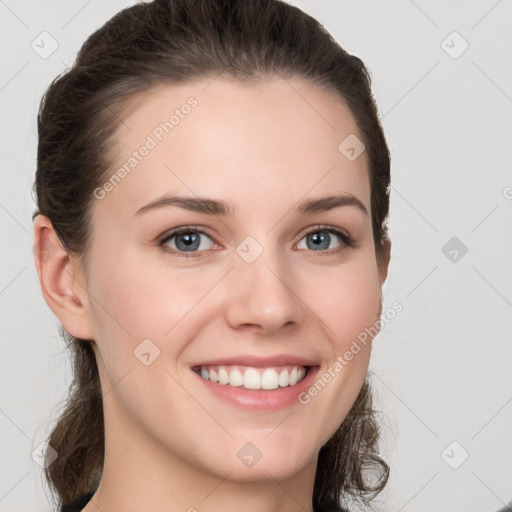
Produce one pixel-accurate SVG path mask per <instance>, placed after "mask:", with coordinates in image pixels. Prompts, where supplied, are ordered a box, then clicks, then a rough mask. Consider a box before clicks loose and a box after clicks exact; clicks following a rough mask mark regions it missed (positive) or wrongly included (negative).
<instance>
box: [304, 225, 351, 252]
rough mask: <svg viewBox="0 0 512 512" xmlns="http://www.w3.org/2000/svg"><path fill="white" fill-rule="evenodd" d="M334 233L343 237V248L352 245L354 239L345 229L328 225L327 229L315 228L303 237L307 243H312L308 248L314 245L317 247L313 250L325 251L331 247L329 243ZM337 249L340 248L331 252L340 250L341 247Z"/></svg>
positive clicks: (340, 237)
mask: <svg viewBox="0 0 512 512" xmlns="http://www.w3.org/2000/svg"><path fill="white" fill-rule="evenodd" d="M332 234H334V235H336V236H337V237H338V238H339V239H341V241H342V244H341V248H343V247H350V246H351V245H352V240H351V238H350V237H349V236H348V235H347V234H345V233H344V232H343V231H341V230H339V229H336V228H329V227H326V228H325V229H318V228H315V230H313V231H310V232H309V233H308V234H307V235H306V236H305V237H304V238H303V240H304V239H305V240H306V244H308V243H310V244H311V245H310V246H309V247H306V248H311V247H314V248H315V249H314V250H313V252H323V251H326V250H328V249H329V245H330V243H331V242H332V236H331V235H332ZM316 249H319V251H317V250H316ZM337 249H338V250H336V251H331V252H339V247H338V248H337Z"/></svg>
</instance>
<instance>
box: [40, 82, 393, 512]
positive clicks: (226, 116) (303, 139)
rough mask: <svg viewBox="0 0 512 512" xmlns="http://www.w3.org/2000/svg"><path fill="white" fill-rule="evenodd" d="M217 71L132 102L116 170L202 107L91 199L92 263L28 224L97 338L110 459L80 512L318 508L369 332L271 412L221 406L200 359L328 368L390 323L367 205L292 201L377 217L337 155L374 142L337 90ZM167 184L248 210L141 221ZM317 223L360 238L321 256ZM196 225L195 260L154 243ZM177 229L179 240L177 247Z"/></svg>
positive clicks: (47, 284)
mask: <svg viewBox="0 0 512 512" xmlns="http://www.w3.org/2000/svg"><path fill="white" fill-rule="evenodd" d="M209 82H211V80H209V81H206V80H205V81H195V82H188V83H186V84H180V85H178V86H166V87H160V88H158V89H156V90H152V91H151V92H148V93H146V94H144V95H143V96H142V97H140V98H138V99H137V101H134V102H133V103H132V104H131V108H130V109H129V110H127V111H126V115H125V116H124V118H123V123H122V124H120V126H119V129H118V131H117V132H116V137H115V140H113V141H112V144H113V148H114V149H115V151H116V162H115V165H114V166H113V167H112V170H113V171H115V170H116V169H117V168H118V166H120V165H122V164H123V162H125V161H126V160H127V159H128V158H129V156H130V155H131V153H132V151H134V150H136V149H137V148H139V147H140V146H141V144H143V143H144V141H145V140H146V137H147V136H148V134H151V133H152V131H153V130H154V128H155V127H156V126H158V125H159V123H160V122H162V121H163V120H165V119H168V117H169V115H170V114H171V113H172V111H173V110H174V109H175V108H179V107H180V106H181V105H183V104H184V103H185V102H186V101H187V98H189V97H190V96H194V97H195V98H196V99H197V101H198V105H197V106H196V107H195V108H194V109H192V110H191V112H190V114H189V115H187V116H186V117H185V118H184V119H181V120H180V123H179V125H178V126H176V127H175V128H174V130H173V131H172V132H171V133H170V134H168V135H166V136H165V137H164V138H163V140H162V141H161V142H160V143H159V144H158V145H157V147H156V148H154V149H153V150H152V151H151V152H150V153H149V155H148V156H146V157H145V158H144V159H143V160H142V161H141V162H140V163H138V165H137V167H135V168H134V169H133V170H132V171H131V172H130V173H129V174H128V175H127V176H126V177H125V178H124V179H123V180H122V181H121V182H120V183H119V184H117V185H116V186H115V188H114V189H113V190H112V191H110V192H109V193H108V194H106V195H105V197H104V198H103V199H101V200H99V199H94V201H93V203H92V210H91V211H92V231H91V244H90V247H89V253H88V260H87V265H86V266H85V268H84V269H82V267H81V266H80V260H79V259H78V258H77V257H75V256H73V255H70V254H67V253H66V251H65V250H64V249H63V248H62V246H61V244H60V242H59V240H58V239H57V237H56V235H55V232H54V231H53V229H52V226H51V223H50V221H49V220H48V219H47V218H46V217H44V216H41V215H40V216H38V217H36V219H35V222H34V236H35V242H36V243H38V244H39V246H40V247H41V248H42V249H43V250H44V248H45V247H51V246H54V247H57V250H56V252H55V254H54V255H53V256H52V257H51V258H49V259H45V258H44V257H43V256H41V254H36V267H37V271H38V275H39V280H40V284H41V289H42V292H43V295H44V297H45V300H46V302H47V303H48V305H49V307H50V308H51V309H52V310H53V312H54V313H55V314H56V315H57V317H58V318H59V320H60V321H61V323H62V325H63V326H64V327H65V329H66V330H67V331H68V332H69V333H71V334H72V335H73V336H75V337H78V338H82V339H88V340H94V341H92V343H93V348H94V350H95V354H96V358H97V362H98V367H99V372H100V380H101V386H102V390H103V394H104V412H105V430H106V438H105V439H106V457H105V468H104V473H103V480H102V482H101V485H100V488H99V490H98V491H97V492H96V494H95V495H94V497H93V498H92V501H91V502H90V503H89V504H88V505H87V506H86V507H85V509H84V510H85V511H86V512H93V511H97V510H101V511H102V512H114V511H116V510H123V511H125V512H130V511H139V510H152V511H153V512H160V511H162V512H163V511H164V510H165V511H166V512H169V510H184V511H185V510H191V507H194V508H195V509H196V510H200V511H201V512H209V511H217V510H244V511H245V512H252V511H254V512H255V511H261V510H267V511H281V512H283V511H285V512H286V511H297V510H311V507H312V495H313V483H314V477H315V470H316V464H317V456H318V451H319V450H320V448H321V446H322V445H323V444H324V443H325V442H326V441H327V440H328V439H329V438H330V437H331V436H332V434H333V433H334V432H335V430H336V429H337V428H338V426H339V425H340V424H341V422H342V421H343V419H344V418H345V416H346V414H347V412H348V411H349V409H350V407H351V406H352V404H353V403H354V401H355V399H356V397H357V394H358V392H359V390H360V388H361V386H362V384H363V382H364V378H365V376H366V373H367V369H368V363H369V359H370V353H371V339H370V340H369V342H368V344H367V345H366V346H362V350H361V351H360V352H359V353H358V354H357V355H355V356H354V358H353V359H352V360H351V361H350V362H349V363H348V364H347V366H345V367H344V368H343V370H342V371H341V372H339V373H338V374H337V376H336V378H334V379H333V380H332V381H331V382H330V383H329V384H328V385H327V386H326V387H325V388H324V389H323V390H322V391H321V392H320V393H319V394H318V395H317V396H316V397H315V398H313V399H312V400H311V401H310V403H309V404H307V405H302V404H300V403H298V402H297V403H295V404H294V405H293V406H291V407H289V408H287V409H283V410H278V411H273V412H268V413H265V414H262V413H254V412H250V411H245V410H241V409H239V408H237V407H235V406H233V405H230V404H226V403H224V402H222V401H220V400H219V399H218V398H216V397H215V396H213V395H211V394H210V393H207V392H206V391H205V388H204V385H203V383H202V382H201V381H200V380H198V379H197V376H196V375H194V374H193V373H192V370H191V366H192V365H193V364H194V363H197V362H198V361H204V360H209V359H214V358H219V357H223V356H231V355H240V354H257V355H261V356H271V355H276V354H282V353H291V354H296V355H299V356H304V357H309V358H313V359H315V360H317V361H318V364H319V365H320V373H319V375H321V374H322V373H323V372H324V371H326V370H327V369H328V368H329V367H330V366H332V364H333V362H334V361H335V360H336V358H337V357H338V356H339V355H341V354H343V353H344V352H345V351H346V350H347V349H348V348H349V347H350V345H351V343H352V341H353V340H355V339H356V338H357V335H358V334H359V333H361V332H362V331H364V329H365V328H366V327H370V326H373V325H374V324H375V322H376V321H377V320H378V319H379V317H380V313H381V307H382V304H381V299H382V295H381V287H382V284H383V283H384V281H385V279H386V276H387V269H388V263H389V252H390V243H389V241H387V243H386V246H385V257H384V264H383V265H382V266H381V267H380V268H379V266H378V264H377V260H376V256H375V246H374V242H373V236H372V225H371V217H370V216H369V215H365V214H364V213H363V212H361V211H360V210H358V209H357V208H355V207H352V206H344V207H338V208H335V209H332V210H330V211H326V212H320V213H313V214H308V215H302V216H301V215H300V214H298V213H296V212H295V208H296V207H297V205H298V204H299V203H300V202H301V201H303V200H306V199H310V198H317V197H323V196H328V195H332V194H334V193H336V194H344V193H349V194H352V195H354V196H356V197H357V198H358V199H360V201H361V202H362V203H363V204H364V206H365V207H366V209H367V211H368V214H370V208H371V207H370V182H369V176H368V158H367V154H366V153H365V152H364V153H363V154H361V156H360V157H359V158H357V159H356V160H354V161H349V160H348V159H347V158H346V157H345V156H344V155H343V154H341V153H340V151H338V145H339V144H340V142H341V141H342V140H343V139H345V137H347V136H348V135H349V134H356V135H357V136H358V137H359V138H362V137H361V135H360V132H359V130H358V128H357V126H356V123H355V120H354V118H353V116H352V115H351V113H350V112H349V110H348V108H347V107H346V106H345V104H344V102H343V101H342V100H341V99H340V98H339V97H337V96H334V95H332V94H330V93H326V92H325V91H322V90H320V89H318V88H316V87H314V86H312V85H309V84H308V83H306V82H304V81H302V80H301V79H299V78H293V79H288V81H284V80H283V79H281V78H275V79H274V78H273V79H270V78H269V79H266V80H265V81H264V82H262V83H260V84H257V85H256V84H251V85H247V84H242V83H239V82H234V81H227V80H225V79H221V78H217V79H215V80H214V81H213V82H211V83H210V85H208V87H207V88H205V87H206V85H207V84H208V83H209ZM290 85H293V89H292V88H291V87H290ZM294 89H295V91H294ZM164 164H165V165H164ZM110 175H111V174H109V176H110ZM109 176H108V177H109ZM108 177H107V179H108ZM164 194H170V195H171V194H180V195H190V196H195V195H197V196H201V197H209V198H215V199H219V200H223V201H225V202H227V203H228V204H229V205H230V206H231V207H232V208H235V209H236V215H235V216H234V217H222V216H215V215H207V214H204V213H198V212H192V211H188V210H185V209H182V208H179V207H177V206H170V207H166V208H161V209H158V210H150V211H148V212H146V213H143V214H140V215H135V212H136V211H137V210H138V209H139V208H141V207H142V206H143V205H145V204H146V203H148V202H150V201H152V200H154V199H156V198H159V197H161V196H162V195H164ZM321 224H328V225H330V226H334V227H338V228H340V229H342V230H344V231H345V232H348V233H349V234H350V235H351V236H352V237H353V238H354V239H355V243H354V246H353V247H345V248H343V246H344V242H343V241H342V240H341V239H339V238H338V237H337V235H335V234H334V233H329V234H330V245H329V246H328V249H327V250H326V251H324V253H323V254H320V253H319V249H315V246H314V244H312V243H309V244H308V243H307V238H306V235H307V234H308V233H309V232H315V233H318V232H323V230H322V228H317V226H318V225H321ZM190 225H192V226H200V227H201V228H204V229H205V230H206V231H208V235H200V236H201V240H202V241H201V248H200V250H201V251H202V252H200V253H199V254H200V255H199V256H198V257H190V258H185V257H180V256H177V255H173V254H171V253H166V252H164V251H163V250H162V249H161V248H160V247H158V241H157V238H158V237H159V235H162V234H165V233H166V232H168V231H170V230H171V229H172V228H176V227H180V226H190ZM210 234H211V238H210ZM247 236H251V237H253V238H254V239H255V240H256V241H257V242H258V243H259V244H260V246H261V247H262V248H263V252H262V254H261V255H260V256H259V257H258V258H257V259H256V260H255V261H254V262H253V263H251V264H249V263H247V262H246V261H245V260H244V259H243V258H241V257H240V256H239V255H238V253H237V252H236V248H237V246H238V245H239V244H240V243H241V242H242V241H243V240H244V239H245V238H246V237H247ZM176 241H177V240H176V238H174V239H173V240H170V241H168V242H167V247H169V248H171V249H174V250H176V251H178V249H177V246H176V245H175V243H176ZM180 247H183V245H181V246H180ZM340 247H342V248H343V250H342V251H341V252H339V251H338V250H339V248H340ZM336 251H338V252H336ZM182 252H183V251H182ZM196 253H197V251H196ZM147 338H149V339H150V340H152V342H153V343H154V344H155V345H156V346H158V348H159V350H160V355H159V357H157V358H156V359H155V360H154V362H152V363H151V364H150V365H149V366H146V365H144V364H142V363H141V362H140V360H139V359H138V358H137V357H135V356H134V350H135V349H136V348H137V346H139V345H140V343H141V341H142V340H144V339H147ZM247 442H252V443H253V444H254V445H256V446H257V448H258V449H259V451H260V452H261V454H262V457H261V459H260V460H259V461H258V462H257V464H255V465H254V466H253V467H251V468H247V467H245V466H244V465H243V464H242V463H241V462H240V460H239V459H238V458H237V452H238V451H239V450H240V449H241V448H242V447H243V446H244V445H245V443H247ZM227 504H229V506H228V507H227V508H226V505H227ZM192 510H193V509H192Z"/></svg>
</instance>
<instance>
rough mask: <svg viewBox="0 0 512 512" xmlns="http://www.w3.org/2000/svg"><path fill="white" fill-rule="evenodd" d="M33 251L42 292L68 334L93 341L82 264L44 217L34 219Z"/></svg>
mask: <svg viewBox="0 0 512 512" xmlns="http://www.w3.org/2000/svg"><path fill="white" fill-rule="evenodd" d="M33 251H34V260H35V264H36V269H37V275H38V277H39V284H40V285H41V291H42V293H43V296H44V299H45V301H46V303H47V304H48V306H49V307H50V309H51V310H52V311H53V312H54V313H55V315H56V316H57V318H58V319H59V320H60V323H61V324H62V326H63V327H64V329H66V331H67V332H68V333H69V334H71V335H72V336H74V337H75V338H80V339H84V340H92V339H94V336H93V332H92V328H91V324H90V320H89V316H88V311H89V295H88V293H87V285H86V281H85V276H84V274H83V271H82V270H81V267H80V265H79V261H78V259H77V257H76V256H70V255H69V254H68V253H67V251H66V250H65V249H64V247H63V245H62V244H61V242H60V240H59V237H58V236H57V234H56V232H55V230H54V229H53V225H52V223H51V221H50V219H48V217H46V216H44V215H41V214H39V215H37V216H36V217H35V219H34V248H33Z"/></svg>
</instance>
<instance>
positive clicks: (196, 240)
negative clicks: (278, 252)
mask: <svg viewBox="0 0 512 512" xmlns="http://www.w3.org/2000/svg"><path fill="white" fill-rule="evenodd" d="M333 234H334V235H335V237H337V238H338V239H339V240H341V244H340V245H339V246H338V247H335V248H334V250H329V246H330V245H331V243H332V241H333V237H332V235H333ZM202 237H205V238H206V239H208V240H210V243H208V242H207V241H206V242H205V240H202ZM302 240H305V241H306V249H310V250H311V251H312V252H317V253H321V254H323V253H325V252H327V253H328V254H334V253H338V252H341V251H342V250H344V249H346V248H348V247H352V246H353V239H352V238H351V237H350V236H349V235H348V234H347V233H345V232H344V231H342V230H341V229H339V228H335V227H333V226H316V227H315V229H313V230H311V231H309V232H308V233H306V236H304V237H303V238H302ZM302 240H301V241H302ZM158 245H159V247H161V248H162V250H163V251H164V252H168V253H171V254H175V255H177V256H182V257H186V258H189V257H197V256H200V255H201V252H202V251H206V250H208V249H212V245H213V246H217V247H218V244H217V242H216V241H215V240H214V239H213V237H212V236H211V235H209V234H208V233H207V232H205V231H204V230H202V229H199V228H196V227H194V226H184V227H181V228H176V229H174V230H173V231H171V232H170V233H168V234H167V235H165V236H164V238H162V239H161V241H160V242H159V243H158ZM300 245H301V244H300V243H299V244H298V245H297V246H296V247H297V248H298V249H304V247H301V246H300Z"/></svg>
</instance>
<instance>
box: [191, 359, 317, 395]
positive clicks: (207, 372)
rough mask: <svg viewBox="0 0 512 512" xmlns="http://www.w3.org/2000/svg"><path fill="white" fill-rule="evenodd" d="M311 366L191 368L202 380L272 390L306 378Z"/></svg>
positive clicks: (231, 385) (255, 389) (245, 387)
mask: <svg viewBox="0 0 512 512" xmlns="http://www.w3.org/2000/svg"><path fill="white" fill-rule="evenodd" d="M311 368H312V367H311V366H302V365H280V366H269V367H253V366H243V365H200V366H195V367H193V368H192V370H194V371H195V372H196V373H197V374H198V375H199V376H200V377H201V378H202V379H203V380H206V381H210V382H212V383H215V384H219V385H221V386H230V387H235V388H242V389H246V390H252V391H258V390H261V391H272V390H278V389H281V388H289V387H293V386H295V385H296V384H298V383H299V382H301V381H302V380H304V379H305V378H306V376H307V375H308V372H309V371H310V369H311Z"/></svg>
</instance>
